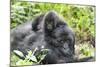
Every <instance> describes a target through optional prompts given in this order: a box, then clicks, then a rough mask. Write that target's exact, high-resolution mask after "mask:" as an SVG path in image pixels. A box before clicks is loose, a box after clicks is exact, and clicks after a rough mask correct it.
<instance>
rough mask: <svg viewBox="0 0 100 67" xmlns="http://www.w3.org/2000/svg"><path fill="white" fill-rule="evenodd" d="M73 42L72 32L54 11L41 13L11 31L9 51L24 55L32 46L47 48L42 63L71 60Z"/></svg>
mask: <svg viewBox="0 0 100 67" xmlns="http://www.w3.org/2000/svg"><path fill="white" fill-rule="evenodd" d="M74 44H75V36H74V33H73V32H72V30H71V29H70V28H69V27H68V25H67V23H66V22H65V21H64V20H63V19H61V18H60V17H59V16H58V14H57V13H56V12H55V11H49V12H47V13H46V14H42V15H40V16H38V17H36V18H35V19H34V20H33V21H31V22H27V23H25V24H22V25H20V26H18V27H16V28H15V29H13V30H12V31H11V51H13V50H19V51H22V52H23V53H24V55H26V54H27V51H28V50H33V49H34V48H38V50H39V51H40V50H41V49H48V50H49V51H48V53H47V55H46V57H45V58H44V59H43V61H42V63H43V64H56V63H68V62H73V57H74Z"/></svg>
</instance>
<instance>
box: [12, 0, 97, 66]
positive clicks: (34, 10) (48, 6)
mask: <svg viewBox="0 0 100 67" xmlns="http://www.w3.org/2000/svg"><path fill="white" fill-rule="evenodd" d="M50 10H55V11H56V12H58V14H60V15H61V16H62V17H63V18H64V19H65V20H66V22H67V23H68V25H69V26H70V27H71V28H72V30H73V31H74V32H75V39H76V45H75V50H76V55H78V57H79V58H82V57H87V56H94V55H95V48H93V45H95V34H96V33H95V23H96V22H95V7H94V6H86V5H70V4H60V3H58V4H57V3H56V4H55V3H38V2H18V1H16V0H12V1H11V29H13V28H15V27H16V26H18V25H20V24H22V23H25V22H26V21H29V20H31V19H34V17H36V16H37V15H39V14H42V13H46V12H48V11H50ZM15 58H16V57H15V56H14V55H12V57H11V65H17V64H16V63H17V62H18V61H19V60H18V59H17V60H16V59H15ZM22 62H23V61H22ZM22 62H20V63H19V65H20V64H22ZM24 63H25V64H26V62H23V64H24ZM31 63H32V62H29V63H27V64H29V65H31Z"/></svg>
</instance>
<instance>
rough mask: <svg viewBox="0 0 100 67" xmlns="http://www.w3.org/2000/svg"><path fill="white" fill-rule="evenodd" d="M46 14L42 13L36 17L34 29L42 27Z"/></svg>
mask: <svg viewBox="0 0 100 67" xmlns="http://www.w3.org/2000/svg"><path fill="white" fill-rule="evenodd" d="M43 17H44V14H41V15H40V16H38V17H36V18H35V19H34V21H33V22H32V30H33V31H38V30H40V29H41V27H40V24H41V22H42V20H43Z"/></svg>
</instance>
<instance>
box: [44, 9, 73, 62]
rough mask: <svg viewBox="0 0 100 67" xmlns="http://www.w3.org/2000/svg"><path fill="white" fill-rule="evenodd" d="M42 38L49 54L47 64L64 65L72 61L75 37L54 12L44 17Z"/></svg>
mask: <svg viewBox="0 0 100 67" xmlns="http://www.w3.org/2000/svg"><path fill="white" fill-rule="evenodd" d="M44 34H45V35H44V38H45V41H46V43H47V47H48V49H50V52H49V53H48V55H47V56H46V59H45V62H47V63H66V62H72V61H73V55H74V44H75V40H74V39H75V37H74V33H73V32H72V30H71V29H70V28H69V27H68V25H67V23H66V22H65V21H64V20H62V19H61V18H60V17H59V16H58V14H57V13H56V12H54V11H51V12H49V13H47V14H46V15H45V17H44Z"/></svg>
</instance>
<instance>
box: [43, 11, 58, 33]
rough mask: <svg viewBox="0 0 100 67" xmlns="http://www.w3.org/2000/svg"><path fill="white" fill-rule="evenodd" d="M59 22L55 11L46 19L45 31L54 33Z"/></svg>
mask: <svg viewBox="0 0 100 67" xmlns="http://www.w3.org/2000/svg"><path fill="white" fill-rule="evenodd" d="M57 20H58V16H57V14H56V12H54V11H50V12H48V13H47V14H46V15H45V17H44V29H45V31H50V32H52V31H53V30H54V29H55V28H56V25H57V23H58V22H57Z"/></svg>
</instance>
